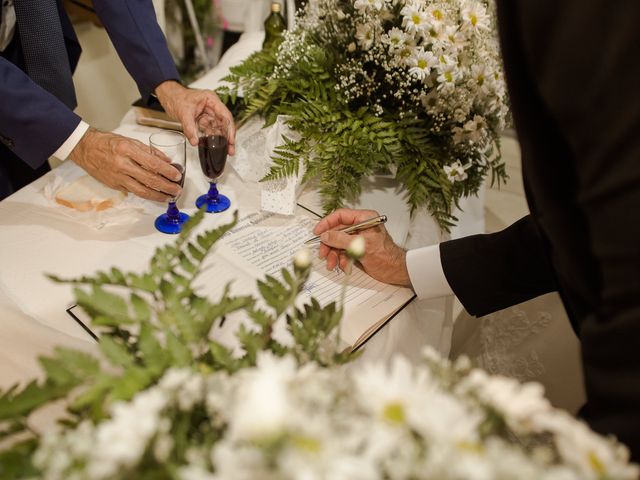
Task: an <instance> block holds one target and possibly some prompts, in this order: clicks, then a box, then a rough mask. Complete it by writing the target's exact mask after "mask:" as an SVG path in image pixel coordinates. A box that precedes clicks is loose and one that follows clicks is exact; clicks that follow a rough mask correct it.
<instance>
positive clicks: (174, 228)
mask: <svg viewBox="0 0 640 480" xmlns="http://www.w3.org/2000/svg"><path fill="white" fill-rule="evenodd" d="M149 146H150V148H151V153H152V154H153V155H157V156H158V157H160V158H162V159H163V160H165V161H169V162H170V163H171V166H172V167H174V168H175V169H176V170H178V171H179V172H180V173H182V177H181V178H180V180H179V181H177V182H175V183H177V184H178V185H180V187H181V188H182V187H184V179H185V176H186V173H187V140H186V138H185V136H184V135H183V134H182V133H180V132H174V131H164V132H158V133H154V134H152V135H151V136H150V137H149ZM177 200H178V197H175V198H171V199H170V200H169V207H168V208H167V213H163V214H162V215H160V216H159V217H158V218H156V222H155V226H156V228H157V229H158V230H159V231H161V232H162V233H172V234H174V233H180V232H181V231H182V225H183V224H184V223H185V222H186V221H187V220H189V215H187V214H186V213H183V212H181V211H180V210H178V207H177V206H176V201H177Z"/></svg>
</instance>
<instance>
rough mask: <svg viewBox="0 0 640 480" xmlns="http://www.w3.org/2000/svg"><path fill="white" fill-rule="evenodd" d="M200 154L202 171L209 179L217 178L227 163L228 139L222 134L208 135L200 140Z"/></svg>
mask: <svg viewBox="0 0 640 480" xmlns="http://www.w3.org/2000/svg"><path fill="white" fill-rule="evenodd" d="M198 155H199V157H200V167H201V168H202V173H204V176H205V177H207V179H208V180H209V181H214V180H216V179H217V178H218V177H219V176H220V175H222V172H223V171H224V166H225V164H226V163H227V139H226V137H223V136H221V135H207V136H204V137H200V139H199V140H198Z"/></svg>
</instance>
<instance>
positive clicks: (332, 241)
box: [320, 230, 353, 250]
mask: <svg viewBox="0 0 640 480" xmlns="http://www.w3.org/2000/svg"><path fill="white" fill-rule="evenodd" d="M320 240H321V241H322V243H324V244H325V245H328V246H330V247H332V248H336V249H338V250H346V249H347V247H348V246H349V245H350V244H351V241H352V240H353V237H352V236H351V235H349V234H347V233H344V232H340V231H338V230H329V231H328V232H324V233H323V234H322V235H320Z"/></svg>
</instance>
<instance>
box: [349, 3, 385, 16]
mask: <svg viewBox="0 0 640 480" xmlns="http://www.w3.org/2000/svg"><path fill="white" fill-rule="evenodd" d="M353 6H354V7H355V8H356V9H357V10H358V11H359V12H360V13H365V12H368V11H372V10H373V11H379V10H382V7H383V6H384V2H383V0H356V1H355V3H354V4H353Z"/></svg>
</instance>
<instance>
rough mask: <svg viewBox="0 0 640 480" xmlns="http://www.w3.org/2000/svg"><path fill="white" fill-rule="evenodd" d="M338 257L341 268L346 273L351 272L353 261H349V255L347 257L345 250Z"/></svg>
mask: <svg viewBox="0 0 640 480" xmlns="http://www.w3.org/2000/svg"><path fill="white" fill-rule="evenodd" d="M338 257H339V260H338V262H339V263H338V265H340V270H342V271H343V272H344V273H351V263H349V257H347V255H346V254H345V253H344V252H342V253H340V254H339V255H338Z"/></svg>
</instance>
